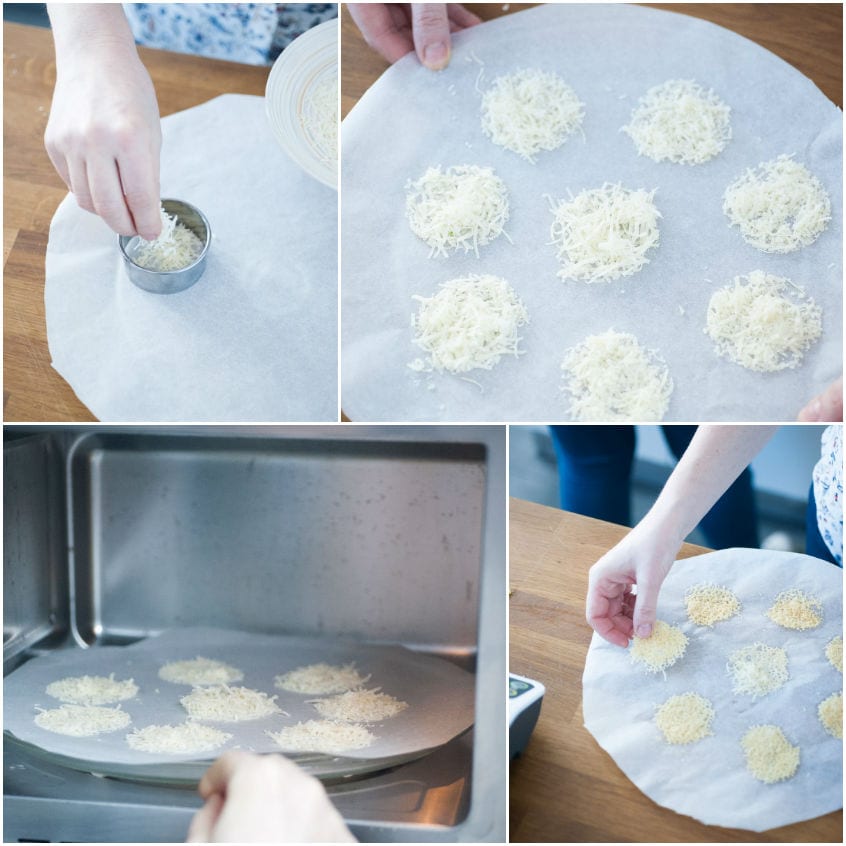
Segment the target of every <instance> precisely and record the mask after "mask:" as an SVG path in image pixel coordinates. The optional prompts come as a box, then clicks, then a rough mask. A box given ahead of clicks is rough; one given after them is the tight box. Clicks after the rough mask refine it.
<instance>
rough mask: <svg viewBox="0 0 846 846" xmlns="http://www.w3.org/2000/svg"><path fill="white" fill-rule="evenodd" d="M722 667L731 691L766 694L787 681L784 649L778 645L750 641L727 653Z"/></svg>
mask: <svg viewBox="0 0 846 846" xmlns="http://www.w3.org/2000/svg"><path fill="white" fill-rule="evenodd" d="M726 669H727V670H728V672H729V675H730V676H731V678H732V682H733V688H732V689H733V690H734V692H735V693H748V694H750V695H751V696H753V697H756V698H757V697H758V696H766V695H767V694H768V693H772V692H773V691H774V690H778V689H779V688H780V687H782V686H784V685H785V684H786V683H787V680H788V679H789V678H790V673H788V671H787V652H785V650H783V649H782V648H781V647H779V646H767V645H766V644H763V643H753V644H752V645H751V646H744V647H743V648H742V649H738V650H736V651H735V652H732V653H731V655H729V659H728V664H726Z"/></svg>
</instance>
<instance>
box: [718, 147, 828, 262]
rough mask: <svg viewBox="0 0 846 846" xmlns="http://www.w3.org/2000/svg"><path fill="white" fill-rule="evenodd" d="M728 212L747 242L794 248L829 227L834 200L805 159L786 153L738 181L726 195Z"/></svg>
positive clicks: (768, 249)
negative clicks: (804, 162)
mask: <svg viewBox="0 0 846 846" xmlns="http://www.w3.org/2000/svg"><path fill="white" fill-rule="evenodd" d="M723 212H725V214H726V216H727V217H728V219H729V225H730V226H737V227H738V228H739V229H740V233H741V235H742V236H743V240H744V241H746V243H747V244H751V245H752V246H753V247H757V248H758V249H759V250H763V251H764V252H765V253H790V252H793V251H794V250H798V249H800V248H801V247H807V246H808V245H809V244H813V243H814V241H816V240H817V238H819V236H820V234H821V233H822V232H823V231H825V229H826V227H827V226H828V222H829V221H830V220H831V200H830V199H829V196H828V194H827V193H826V190H825V188H823V186H822V183H821V182H820V181H819V179H817V178H816V176H814V175H813V174H812V173H811V172H810V171H809V170H808V168H806V167H805V165H803V164H800V163H799V162H795V161H793V158H792V157H791V156H786V155H783V156H779V157H778V158H777V159H772V160H771V161H768V162H762V163H761V164H759V165H758V167H757V169H756V170H753V169H751V168H750V169H749V170H747V171H746V173H744V174H743V175H742V176H740V177H739V178H738V179H737V180H735V181H734V182H732V183H731V185H729V187H728V188H726V191H725V194H724V195H723Z"/></svg>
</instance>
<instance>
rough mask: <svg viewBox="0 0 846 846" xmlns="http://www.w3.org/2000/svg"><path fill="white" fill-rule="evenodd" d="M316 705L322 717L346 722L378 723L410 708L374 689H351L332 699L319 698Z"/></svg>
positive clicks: (405, 703)
mask: <svg viewBox="0 0 846 846" xmlns="http://www.w3.org/2000/svg"><path fill="white" fill-rule="evenodd" d="M314 707H315V708H316V709H317V712H318V713H319V714H320V716H321V717H326V718H327V719H330V720H342V721H343V722H346V723H378V722H380V721H381V720H386V719H388V718H390V717H395V716H396V715H397V714H399V713H400V712H401V711H404V710H405V709H406V708H408V703H407V702H402V701H400V700H399V699H396V698H395V697H393V696H390V695H389V694H387V693H380V692H379V689H378V688H376V689H374V690H350V691H347V692H346V693H342V694H340V695H339V696H333V697H331V698H330V699H318V700H317V701H316V702H315V703H314Z"/></svg>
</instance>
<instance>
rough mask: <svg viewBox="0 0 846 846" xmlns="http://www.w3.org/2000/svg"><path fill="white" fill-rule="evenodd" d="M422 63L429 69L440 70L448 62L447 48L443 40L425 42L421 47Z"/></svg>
mask: <svg viewBox="0 0 846 846" xmlns="http://www.w3.org/2000/svg"><path fill="white" fill-rule="evenodd" d="M423 64H424V65H426V67H427V68H429V69H430V70H441V68H445V67H446V66H447V65H448V64H449V48H448V47H447V46H446V44H444V42H443V41H437V42H435V43H434V44H427V45H426V47H425V48H424V49H423Z"/></svg>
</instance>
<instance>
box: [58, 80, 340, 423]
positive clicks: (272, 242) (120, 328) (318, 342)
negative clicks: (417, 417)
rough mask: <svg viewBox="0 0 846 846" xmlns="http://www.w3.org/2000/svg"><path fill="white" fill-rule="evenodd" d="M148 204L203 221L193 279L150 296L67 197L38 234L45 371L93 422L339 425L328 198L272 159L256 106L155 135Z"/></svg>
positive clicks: (280, 157) (332, 197) (220, 111)
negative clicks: (188, 206) (183, 204)
mask: <svg viewBox="0 0 846 846" xmlns="http://www.w3.org/2000/svg"><path fill="white" fill-rule="evenodd" d="M162 132H163V135H164V143H163V148H162V159H161V164H162V172H161V190H162V196H164V197H172V198H175V199H180V200H185V201H187V202H189V203H192V204H193V205H195V206H197V207H198V208H199V209H201V210H202V211H203V212H204V214H205V215H206V216H207V217H208V219H209V222H210V224H211V229H212V236H213V240H212V245H211V249H210V252H209V256H208V259H207V265H206V269H205V272H204V274H203V276H202V277H201V278H200V280H199V281H198V282H197V283H196V284H195V285H194V286H193V287H192V288H189V289H188V290H187V291H183V292H181V293H178V294H170V295H157V294H151V293H148V292H146V291H142V290H140V289H138V288H136V287H135V286H134V285H133V284H132V283H131V282H130V281H129V279H128V278H127V276H126V273H125V271H124V267H123V265H122V263H121V257H120V254H119V251H118V245H117V235H115V234H114V233H112V232H111V230H110V229H109V228H108V227H107V226H106V225H105V223H103V222H102V221H101V220H100V219H99V218H98V217H96V216H94V215H92V214H89V213H87V212H84V211H82V210H80V209H79V208H78V207H77V205H76V202H75V200H74V198H73V197H72V196H68V197H67V198H65V200H64V201H63V202H62V204H61V205H60V206H59V208H58V210H57V211H56V215H55V217H54V218H53V222H52V224H51V226H50V240H49V243H48V246H47V268H46V284H45V305H46V312H47V337H48V341H49V345H50V354H51V356H52V363H53V366H54V367H55V368H56V370H57V371H58V372H59V373H60V374H61V375H62V377H64V378H65V379H66V380H67V381H68V382H69V383H70V385H71V387H72V388H73V389H74V391H75V392H76V394H77V396H78V397H79V398H80V400H82V402H84V403H85V404H86V405H87V406H88V408H90V409H91V411H92V412H93V413H94V414H95V415H96V416H97V417H98V418H100V420H103V421H116V422H123V421H133V422H136V421H173V420H188V421H212V420H215V421H239V422H246V421H255V422H268V421H328V420H337V417H338V402H337V246H336V245H337V195H336V193H335V192H334V191H333V190H332V189H331V188H327V187H326V186H325V185H321V184H320V183H319V182H317V181H316V180H314V179H311V178H310V177H308V176H307V175H306V174H304V173H303V172H302V171H301V170H300V169H299V168H298V167H297V166H296V165H295V164H294V163H293V162H291V161H290V159H288V157H287V156H286V155H285V154H284V153H283V152H282V150H281V149H280V148H279V146H278V145H277V143H276V141H275V140H274V138H273V135H272V133H271V130H270V127H269V126H268V123H267V118H266V116H265V114H264V99H263V98H262V97H250V96H246V95H235V94H228V95H225V96H222V97H217V98H215V99H214V100H210V101H209V102H207V103H204V104H203V105H201V106H197V107H195V108H192V109H188V110H187V111H184V112H179V113H177V114H174V115H171V116H169V117H166V118H164V119H163V120H162Z"/></svg>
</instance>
